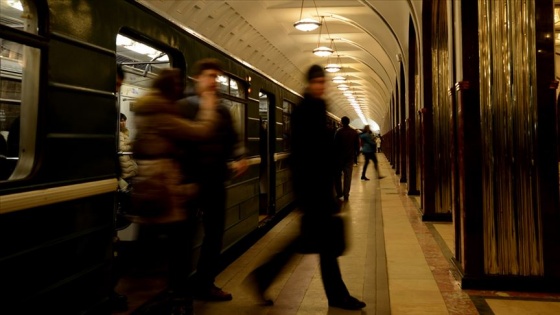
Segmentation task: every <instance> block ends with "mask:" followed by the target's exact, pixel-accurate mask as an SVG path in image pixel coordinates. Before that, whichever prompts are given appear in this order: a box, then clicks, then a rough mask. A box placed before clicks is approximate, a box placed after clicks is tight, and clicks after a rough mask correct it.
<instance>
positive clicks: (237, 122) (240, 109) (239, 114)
mask: <svg viewBox="0 0 560 315" xmlns="http://www.w3.org/2000/svg"><path fill="white" fill-rule="evenodd" d="M224 104H225V105H226V106H227V107H228V108H229V111H230V113H231V118H232V119H233V125H234V128H235V130H236V131H237V134H238V135H239V137H240V138H241V139H245V104H244V103H241V102H236V101H233V100H229V99H224Z"/></svg>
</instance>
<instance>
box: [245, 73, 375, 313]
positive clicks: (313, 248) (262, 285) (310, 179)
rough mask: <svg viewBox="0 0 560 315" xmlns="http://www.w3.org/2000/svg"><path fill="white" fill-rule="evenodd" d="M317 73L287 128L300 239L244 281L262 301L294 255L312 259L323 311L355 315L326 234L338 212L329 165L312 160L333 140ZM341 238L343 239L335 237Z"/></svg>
mask: <svg viewBox="0 0 560 315" xmlns="http://www.w3.org/2000/svg"><path fill="white" fill-rule="evenodd" d="M325 81H326V78H325V73H324V71H323V67H321V66H318V65H313V66H312V67H311V68H310V69H309V71H308V72H307V82H308V85H307V88H306V91H305V94H304V99H303V101H302V102H301V103H300V104H299V105H298V106H296V107H295V108H294V111H293V113H292V118H291V124H292V135H293V142H292V152H291V156H290V166H291V169H292V176H293V177H292V178H293V187H294V193H295V197H296V205H297V206H298V208H299V210H300V211H302V212H303V215H302V220H301V230H300V235H299V236H298V237H297V238H296V239H294V240H293V241H292V242H290V243H289V244H288V245H287V246H285V247H284V248H283V249H282V250H281V251H280V252H279V253H277V254H276V255H274V256H273V257H272V258H271V259H270V260H268V261H267V262H266V263H264V264H263V265H261V266H260V267H258V268H257V269H255V270H254V271H253V272H252V273H251V274H250V275H249V277H248V280H251V281H252V282H253V285H254V286H255V289H256V290H257V292H258V294H259V295H260V297H261V298H262V299H263V300H264V301H265V302H266V303H267V304H272V302H271V301H270V300H268V299H267V298H266V297H265V295H264V294H265V292H266V290H267V288H268V287H269V286H270V285H271V283H272V282H273V281H274V279H275V278H276V277H277V276H278V274H279V273H280V271H281V269H282V268H283V267H284V266H285V265H286V263H287V262H288V260H289V259H290V258H291V257H292V256H293V254H294V253H296V252H297V251H301V252H304V253H318V254H319V257H320V262H321V277H322V279H323V286H324V288H325V293H326V295H327V299H328V302H329V306H333V307H339V308H343V309H348V310H358V309H361V308H363V307H365V306H366V304H365V303H364V302H362V301H360V300H358V299H356V298H354V297H352V296H351V295H350V293H349V292H348V289H347V288H346V285H345V284H344V281H343V280H342V275H341V273H340V268H339V265H338V258H337V257H338V256H339V255H341V254H342V251H343V246H342V247H341V246H338V245H340V244H343V243H344V242H345V241H344V239H335V238H334V237H333V234H335V235H337V237H338V234H336V233H334V231H333V230H332V229H331V227H332V225H331V222H332V220H331V219H332V218H333V216H334V215H335V214H336V213H338V212H339V210H340V209H339V204H338V203H337V202H336V200H335V198H334V193H333V176H332V174H333V171H334V165H333V163H334V161H333V159H332V157H331V156H332V155H331V154H324V155H322V156H321V158H320V159H317V154H318V153H319V152H330V151H331V150H332V146H333V137H332V134H331V132H330V131H329V130H328V126H327V112H326V103H325V101H324V100H323V98H322V97H323V94H324V92H325V83H326V82H325ZM341 237H342V238H344V237H343V236H341Z"/></svg>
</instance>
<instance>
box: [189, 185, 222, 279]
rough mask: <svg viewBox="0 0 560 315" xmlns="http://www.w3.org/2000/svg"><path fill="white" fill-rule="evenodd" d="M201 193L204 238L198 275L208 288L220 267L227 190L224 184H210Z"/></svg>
mask: <svg viewBox="0 0 560 315" xmlns="http://www.w3.org/2000/svg"><path fill="white" fill-rule="evenodd" d="M201 193H202V195H201V197H202V198H201V202H202V204H201V205H200V209H201V210H202V220H203V224H204V239H203V242H202V247H201V250H200V258H199V260H198V267H197V271H196V275H197V282H198V284H199V285H200V286H203V287H206V288H208V287H211V286H212V285H213V284H214V280H215V277H216V275H217V274H218V269H219V258H220V253H221V250H222V242H223V237H224V228H225V206H226V191H225V187H224V185H223V184H221V185H208V186H206V187H203V191H202V192H201Z"/></svg>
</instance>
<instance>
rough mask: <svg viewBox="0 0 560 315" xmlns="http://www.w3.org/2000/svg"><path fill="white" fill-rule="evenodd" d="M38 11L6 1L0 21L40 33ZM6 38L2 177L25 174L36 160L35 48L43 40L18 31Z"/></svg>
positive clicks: (0, 102) (1, 68)
mask: <svg viewBox="0 0 560 315" xmlns="http://www.w3.org/2000/svg"><path fill="white" fill-rule="evenodd" d="M36 12H37V10H36V8H35V6H34V3H33V2H32V1H16V0H7V1H6V0H4V1H1V2H0V24H1V25H2V26H7V27H10V28H13V29H16V30H18V31H24V32H28V33H32V34H37V33H38V22H37V14H36ZM6 37H7V38H6ZM6 37H5V38H3V37H1V36H0V180H6V179H20V178H24V177H26V176H27V175H28V174H29V173H30V171H31V166H32V165H33V162H34V158H35V149H34V148H35V137H36V134H35V130H36V126H37V104H38V99H39V95H38V93H39V91H38V86H39V71H40V59H41V58H40V56H41V49H40V48H35V47H37V45H38V44H37V40H38V41H42V40H43V39H42V38H38V37H30V36H28V35H23V34H21V33H18V32H17V31H16V32H11V33H10V32H7V33H6ZM8 38H9V39H8ZM32 46H34V47H32ZM20 126H25V127H24V128H23V127H22V128H20Z"/></svg>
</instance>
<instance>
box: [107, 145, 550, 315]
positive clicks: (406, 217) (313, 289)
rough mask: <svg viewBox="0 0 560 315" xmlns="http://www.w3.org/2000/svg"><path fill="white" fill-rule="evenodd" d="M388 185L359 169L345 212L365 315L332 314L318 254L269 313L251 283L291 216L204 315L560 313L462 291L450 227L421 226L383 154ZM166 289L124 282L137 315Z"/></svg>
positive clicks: (352, 270)
mask: <svg viewBox="0 0 560 315" xmlns="http://www.w3.org/2000/svg"><path fill="white" fill-rule="evenodd" d="M378 157H379V160H380V169H381V173H382V174H383V175H387V177H386V178H384V179H382V180H377V179H375V178H376V176H374V173H373V172H374V171H373V167H372V166H371V165H370V167H369V169H368V172H367V176H368V177H369V178H371V179H372V180H370V181H360V179H359V178H360V174H359V173H360V171H361V168H362V163H361V162H360V164H359V165H358V166H357V167H355V168H354V174H353V182H352V189H351V192H350V198H349V201H348V202H346V203H345V204H344V207H343V213H344V216H345V217H346V219H347V223H348V226H349V229H348V231H349V233H348V240H349V245H350V246H349V248H348V250H347V252H346V253H345V255H343V256H341V257H340V258H339V262H340V266H341V270H342V274H343V278H344V281H345V282H346V285H347V287H348V289H349V291H350V293H351V294H352V295H354V296H355V297H357V298H359V299H362V300H363V301H365V302H366V303H367V306H366V308H364V309H363V310H362V311H344V310H340V309H336V308H329V307H328V305H327V300H326V297H325V293H324V291H323V286H322V282H321V276H320V270H319V260H318V257H317V256H316V255H297V256H295V257H294V259H293V260H292V261H290V263H289V264H288V265H287V266H286V268H285V270H284V271H283V273H282V275H281V276H280V277H279V279H278V280H277V281H276V282H275V283H274V284H273V285H272V286H271V288H270V290H269V296H270V297H272V299H273V300H274V305H273V306H263V305H260V304H259V303H258V301H257V300H256V299H255V298H254V297H253V296H252V295H251V294H250V291H249V290H247V286H246V284H245V282H244V280H245V278H246V276H247V275H248V273H249V272H250V271H251V270H252V269H253V268H254V267H255V266H257V265H258V264H259V263H260V262H261V261H263V260H264V259H266V258H267V257H268V256H269V255H271V254H272V253H274V252H275V250H276V249H278V248H279V246H281V244H282V242H284V241H285V240H287V239H289V238H290V236H293V235H294V233H297V228H298V224H299V220H298V219H299V214H298V213H297V212H295V211H294V212H292V213H290V214H289V215H288V216H287V217H286V218H285V219H283V220H282V221H281V222H279V223H278V224H277V225H276V226H274V227H273V228H272V229H271V230H270V232H268V233H267V234H266V235H265V236H264V237H262V238H261V239H260V240H259V241H257V242H256V243H255V244H254V245H253V246H252V247H251V248H250V249H249V250H247V251H246V252H245V253H244V254H243V255H241V256H240V257H239V258H238V259H236V260H235V261H234V262H233V263H231V264H230V265H229V266H228V267H227V268H225V269H224V270H223V272H222V273H221V274H220V275H219V276H218V278H217V284H218V285H219V286H221V287H223V289H224V290H226V291H229V292H231V293H232V294H233V296H234V299H233V300H232V301H229V302H202V301H196V302H195V312H196V314H197V315H203V314H209V315H214V314H216V315H217V314H220V315H221V314H240V315H241V314H248V315H249V314H250V315H260V314H263V315H264V314H270V315H273V314H278V315H290V314H299V315H306V314H329V315H335V314H370V315H371V314H403V315H405V314H406V315H415V314H418V315H419V314H429V315H436V314H455V315H464V314H484V315H489V314H495V315H502V314H503V315H517V314H520V315H521V314H523V315H527V314H542V315H548V314H550V315H552V314H560V294H546V293H542V294H539V293H522V292H515V293H514V292H497V291H475V290H462V289H461V288H460V286H459V282H458V281H457V280H456V279H455V277H454V276H453V274H454V273H453V271H454V269H453V266H452V265H451V264H450V262H449V261H450V260H449V257H451V256H452V255H453V250H454V249H453V248H454V246H453V242H454V235H453V229H452V224H451V223H440V222H437V223H435V222H434V223H430V222H422V220H421V217H420V212H419V209H418V207H419V199H418V197H415V196H407V195H406V193H405V191H406V190H405V187H404V185H403V184H401V183H400V182H399V178H398V176H396V175H394V170H393V169H392V168H391V166H390V164H389V163H388V161H387V159H386V158H385V156H384V155H383V154H378ZM164 286H165V283H164V281H163V280H161V278H159V277H157V276H149V277H145V278H142V279H139V278H136V279H135V278H134V277H125V278H124V279H122V280H121V282H120V283H119V286H118V290H120V292H124V293H126V294H127V295H129V299H130V308H129V311H127V312H120V313H118V312H115V313H114V314H130V313H133V311H134V310H135V309H136V308H138V307H139V306H140V305H141V304H142V303H143V302H145V301H146V300H147V299H149V298H150V297H151V296H153V295H154V294H155V293H157V291H158V290H161V289H162V288H163V287H164Z"/></svg>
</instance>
